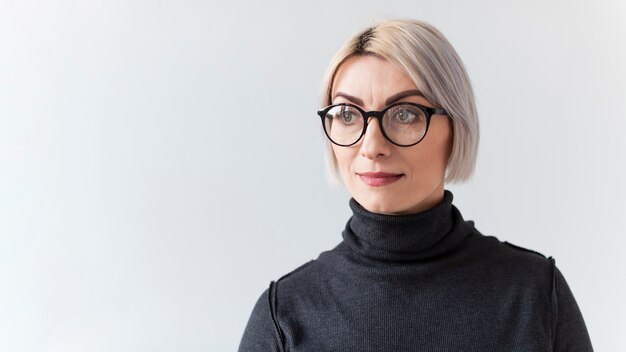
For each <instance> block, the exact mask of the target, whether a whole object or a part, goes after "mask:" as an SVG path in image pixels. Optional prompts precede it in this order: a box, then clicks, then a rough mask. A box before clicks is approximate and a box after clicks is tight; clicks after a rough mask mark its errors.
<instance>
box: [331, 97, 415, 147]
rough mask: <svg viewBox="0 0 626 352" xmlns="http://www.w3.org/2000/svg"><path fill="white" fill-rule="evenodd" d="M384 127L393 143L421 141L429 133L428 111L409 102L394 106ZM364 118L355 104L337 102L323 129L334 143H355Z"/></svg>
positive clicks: (387, 116)
mask: <svg viewBox="0 0 626 352" xmlns="http://www.w3.org/2000/svg"><path fill="white" fill-rule="evenodd" d="M382 122H383V125H382V128H383V130H384V132H385V134H386V135H387V138H389V139H390V140H391V141H392V142H393V143H396V144H399V145H411V144H414V143H417V142H418V141H420V140H421V139H422V138H423V137H424V134H425V133H426V125H427V118H426V112H425V111H424V110H422V109H420V108H418V107H417V106H413V105H410V104H400V105H394V106H392V107H391V108H389V109H387V110H386V111H385V114H384V115H383V121H382ZM364 123H365V118H364V117H363V115H362V114H361V112H360V111H359V110H357V109H355V108H354V107H352V106H348V105H338V106H334V107H332V108H331V109H330V110H328V112H327V113H326V118H325V119H324V128H325V129H326V133H327V135H328V137H329V138H330V139H331V140H332V141H333V142H335V143H337V144H341V145H350V144H354V143H356V142H357V141H358V140H359V138H360V137H361V133H362V132H363V124H364Z"/></svg>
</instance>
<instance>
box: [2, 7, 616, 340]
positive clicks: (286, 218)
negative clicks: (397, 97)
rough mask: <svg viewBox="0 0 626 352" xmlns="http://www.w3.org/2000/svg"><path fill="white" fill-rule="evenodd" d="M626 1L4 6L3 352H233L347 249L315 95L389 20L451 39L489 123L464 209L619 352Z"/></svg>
mask: <svg viewBox="0 0 626 352" xmlns="http://www.w3.org/2000/svg"><path fill="white" fill-rule="evenodd" d="M625 4H626V3H625V2H624V1H620V0H614V1H610V0H603V1H593V2H592V1H585V2H581V1H565V0H563V1H521V0H520V1H513V2H511V1H507V2H505V1H486V0H483V1H471V2H470V1H416V0H410V1H409V0H407V1H391V2H388V1H385V2H383V1H362V0H361V1H346V2H338V1H324V0H320V1H314V2H308V3H304V2H302V3H299V2H296V1H290V2H287V1H285V2H284V3H279V2H268V1H258V2H253V1H250V2H228V4H226V2H220V3H215V2H211V1H208V2H207V1H189V0H187V1H121V0H119V1H111V0H101V1H69V0H66V1H24V0H19V1H17V0H16V1H7V0H0V350H2V351H233V350H236V348H237V346H238V344H239V340H240V338H241V335H242V333H243V330H244V327H245V324H246V322H247V320H248V317H249V315H250V313H251V311H252V307H253V305H254V303H255V302H256V299H257V298H258V296H259V295H260V294H261V292H263V290H265V289H266V288H267V287H268V285H269V282H270V281H271V280H276V279H278V278H279V277H280V276H282V275H284V274H286V273H287V272H289V271H291V270H293V269H295V268H296V267H298V266H300V265H301V264H303V263H305V262H306V261H308V260H310V259H313V258H316V257H317V255H318V254H319V253H320V252H322V251H325V250H328V249H330V248H332V247H334V246H335V245H336V244H337V243H338V242H339V241H340V240H341V231H342V230H343V227H344V225H345V222H346V221H347V219H348V217H349V216H350V214H351V213H350V209H349V207H348V199H349V194H348V193H347V192H346V191H345V190H343V189H336V190H333V189H332V188H330V187H329V186H328V185H327V184H326V180H325V175H324V164H323V157H322V155H323V153H322V152H323V145H324V144H323V143H324V140H323V136H322V132H321V128H320V125H319V119H318V117H317V115H315V110H316V109H317V108H318V104H317V103H318V87H319V83H320V81H321V77H322V74H323V72H324V70H325V69H326V65H327V64H328V62H329V60H330V58H331V56H332V55H333V53H334V52H335V51H336V50H337V48H338V47H339V46H340V44H341V43H343V42H344V41H345V40H346V39H348V38H349V37H350V36H351V35H352V34H354V33H355V32H356V31H358V30H360V29H362V28H363V27H365V26H367V25H368V24H371V23H372V22H375V21H376V20H378V19H384V18H392V17H398V16H400V17H412V18H417V19H422V20H426V21H428V22H430V23H432V24H433V25H435V26H436V27H438V28H439V29H440V30H441V31H442V32H443V33H444V34H445V35H446V36H447V38H448V39H449V40H450V41H451V42H452V44H453V45H454V46H455V48H456V49H457V51H458V52H459V55H460V56H461V58H462V59H463V60H464V62H465V64H466V67H467V69H468V71H469V74H470V77H471V79H472V81H473V83H474V88H475V91H476V96H477V99H478V110H479V114H480V119H481V120H480V121H481V135H482V136H481V137H482V138H481V143H480V151H479V158H478V166H477V170H476V173H475V176H474V178H473V180H472V181H471V182H470V183H468V184H465V185H462V186H458V185H450V186H448V187H447V188H448V189H450V190H451V191H452V192H453V193H454V204H455V205H456V206H457V207H458V208H459V209H460V210H461V212H462V213H463V215H464V217H465V218H466V219H472V220H474V221H475V222H476V226H477V228H478V229H479V230H480V231H481V232H482V233H484V234H486V235H492V236H497V237H498V238H499V239H500V240H502V241H505V240H506V241H509V242H512V243H514V244H517V245H520V246H524V247H527V248H531V249H534V250H536V251H539V252H541V253H543V254H545V255H546V256H553V257H554V258H555V259H556V262H557V265H558V266H559V268H560V269H561V271H562V272H563V274H564V275H565V277H566V279H567V280H568V283H569V285H570V287H571V289H572V291H573V292H574V295H575V297H576V299H577V301H578V304H579V306H580V308H581V311H582V312H583V316H584V318H585V321H586V323H587V327H588V330H589V333H590V335H591V338H592V342H593V344H594V347H595V349H596V350H597V351H618V350H626V342H624V341H625V340H624V339H623V333H624V332H625V331H626V304H625V303H624V297H626V285H625V279H624V277H625V276H626V275H625V270H624V269H626V259H625V258H624V257H625V254H624V245H625V244H626V241H624V238H623V237H624V236H625V235H626V225H625V224H624V210H625V209H626V207H625V206H624V199H626V187H625V183H624V180H626V170H625V162H624V156H623V154H624V152H625V151H626V142H625V140H626V137H625V135H626V122H625V118H626V103H625V101H626V99H625V98H626V97H625V95H626V87H625V83H624V82H626V69H625V67H626V66H625V65H624V63H625V62H626V5H625Z"/></svg>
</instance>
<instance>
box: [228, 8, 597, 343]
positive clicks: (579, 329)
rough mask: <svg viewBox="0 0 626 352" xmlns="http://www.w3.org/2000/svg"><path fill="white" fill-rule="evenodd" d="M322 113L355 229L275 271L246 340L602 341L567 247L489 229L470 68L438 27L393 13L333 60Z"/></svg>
mask: <svg viewBox="0 0 626 352" xmlns="http://www.w3.org/2000/svg"><path fill="white" fill-rule="evenodd" d="M323 99H324V102H323V106H324V107H323V108H322V109H321V110H320V111H319V112H318V114H319V115H320V117H321V120H322V127H323V129H324V131H325V133H326V136H327V137H328V141H329V149H328V153H329V160H330V161H331V167H332V168H333V169H334V170H335V171H336V172H337V173H339V175H340V176H341V179H342V180H343V183H344V184H345V185H346V187H347V188H348V190H349V191H350V193H351V195H352V198H351V199H350V201H349V205H350V207H351V209H352V211H353V216H352V217H351V218H350V219H349V220H348V222H347V224H346V227H345V230H344V231H343V233H342V237H343V241H342V242H341V243H340V244H339V245H337V246H336V247H335V248H333V249H332V250H330V251H326V252H324V253H322V254H320V256H319V257H318V258H317V259H316V260H312V261H310V262H308V263H306V264H304V265H303V266H301V267H299V268H298V269H296V270H294V271H292V272H291V273H288V274H287V275H285V276H283V277H281V278H280V279H279V280H278V281H276V282H274V281H272V282H271V283H270V287H269V288H268V289H267V290H265V292H263V294H262V295H261V297H260V298H259V300H258V302H257V304H256V306H255V307H254V310H253V312H252V315H251V317H250V320H249V321H248V325H247V327H246V330H245V332H244V335H243V338H242V341H241V344H240V346H239V350H240V351H246V352H247V351H315V352H321V351H591V350H592V347H591V342H590V339H589V336H588V333H587V329H586V327H585V323H584V321H583V318H582V315H581V313H580V311H579V309H578V306H577V304H576V301H575V300H574V297H573V295H572V293H571V291H570V289H569V287H568V285H567V283H566V281H565V279H564V278H563V275H562V274H561V272H560V271H559V270H558V269H557V268H556V266H555V262H554V259H552V258H551V257H550V258H546V257H544V256H543V255H541V254H539V253H536V252H533V251H530V250H527V249H523V248H520V247H517V246H514V245H512V244H509V243H507V242H501V241H499V240H498V239H497V238H495V237H492V236H485V235H483V234H481V233H480V232H479V231H478V230H477V229H476V228H475V227H474V222H473V221H465V220H464V219H463V217H462V215H461V213H460V212H459V210H458V209H457V208H456V207H455V206H454V205H453V204H452V198H453V197H452V193H451V192H450V191H449V190H446V189H444V184H445V182H461V181H466V180H467V179H469V177H470V176H471V174H472V172H473V169H474V165H475V161H476V152H477V146H478V118H477V113H476V108H475V104H474V97H473V93H472V88H471V85H470V81H469V78H468V77H467V74H466V72H465V70H464V68H463V65H462V63H461V60H460V59H459V57H458V56H457V54H456V52H455V51H454V49H453V48H452V46H451V45H450V43H449V42H448V41H447V40H446V39H445V37H444V36H443V35H442V34H441V33H440V32H439V31H438V30H436V29H435V28H433V27H432V26H430V25H428V24H426V23H424V22H419V21H413V20H393V21H386V22H383V23H381V24H379V25H377V26H375V27H372V28H369V29H367V30H365V31H363V32H362V33H359V34H357V35H356V36H355V37H354V38H352V39H350V40H349V41H348V42H347V43H346V44H345V45H344V46H343V47H342V48H341V49H340V50H339V52H338V53H337V54H336V56H335V58H334V59H333V60H332V62H331V65H330V68H329V71H328V73H327V77H326V79H325V81H324V93H323Z"/></svg>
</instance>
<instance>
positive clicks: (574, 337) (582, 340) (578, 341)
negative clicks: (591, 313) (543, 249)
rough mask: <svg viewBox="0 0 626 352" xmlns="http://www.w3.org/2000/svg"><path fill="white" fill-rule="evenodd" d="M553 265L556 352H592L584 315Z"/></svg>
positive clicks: (561, 275) (559, 272) (565, 282)
mask: <svg viewBox="0 0 626 352" xmlns="http://www.w3.org/2000/svg"><path fill="white" fill-rule="evenodd" d="M552 263H553V264H552V265H553V294H552V295H553V301H555V302H554V303H553V322H554V325H555V326H554V345H553V346H554V351H556V352H565V351H568V352H592V351H593V347H592V346H591V340H590V338H589V333H588V332H587V327H586V326H585V321H584V320H583V316H582V313H581V312H580V309H579V308H578V304H577V303H576V300H575V299H574V295H573V294H572V291H571V290H570V288H569V286H568V285H567V281H565V278H564V277H563V274H562V273H561V271H560V270H559V269H558V268H557V267H556V266H555V265H554V260H552Z"/></svg>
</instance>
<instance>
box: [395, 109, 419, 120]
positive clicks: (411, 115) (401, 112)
mask: <svg viewBox="0 0 626 352" xmlns="http://www.w3.org/2000/svg"><path fill="white" fill-rule="evenodd" d="M419 115H420V111H418V110H417V109H416V108H413V107H406V106H402V107H398V108H396V109H394V111H393V113H392V115H391V116H392V117H393V119H394V120H396V121H397V122H400V123H411V122H413V121H414V120H415V119H416V118H417V117H418V116H419Z"/></svg>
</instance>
